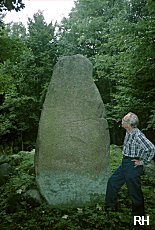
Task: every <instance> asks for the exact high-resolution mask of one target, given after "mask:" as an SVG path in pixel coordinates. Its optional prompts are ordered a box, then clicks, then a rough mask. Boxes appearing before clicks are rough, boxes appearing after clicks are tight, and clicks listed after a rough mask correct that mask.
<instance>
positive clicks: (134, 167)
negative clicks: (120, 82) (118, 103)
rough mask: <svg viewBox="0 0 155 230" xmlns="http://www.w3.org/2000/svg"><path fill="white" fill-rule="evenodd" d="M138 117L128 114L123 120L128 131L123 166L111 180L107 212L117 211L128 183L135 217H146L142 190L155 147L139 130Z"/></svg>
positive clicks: (107, 197) (107, 192)
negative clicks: (124, 187) (142, 179)
mask: <svg viewBox="0 0 155 230" xmlns="http://www.w3.org/2000/svg"><path fill="white" fill-rule="evenodd" d="M138 123H139V120H138V117H137V115H136V114H134V113H131V112H130V113H128V114H127V115H126V116H124V117H123V119H122V127H123V128H125V129H126V136H125V139H124V144H123V151H122V153H123V159H122V163H121V165H120V166H119V167H118V169H117V170H116V171H115V172H114V173H113V175H112V176H111V177H110V178H109V180H108V183H107V191H106V198H105V208H106V210H111V211H116V210H117V194H118V192H119V190H120V188H121V187H122V186H123V185H124V184H125V183H126V185H127V187H128V192H129V195H130V197H131V200H132V213H133V216H144V198H143V192H142V189H141V178H140V176H141V175H142V172H143V165H146V164H147V163H149V162H150V161H151V159H152V158H153V157H154V154H155V146H154V145H153V144H152V143H151V142H150V141H149V140H148V139H147V138H146V137H145V135H144V134H143V133H142V132H141V131H140V130H139V129H138V128H137V125H138Z"/></svg>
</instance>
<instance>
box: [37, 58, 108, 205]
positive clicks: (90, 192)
mask: <svg viewBox="0 0 155 230" xmlns="http://www.w3.org/2000/svg"><path fill="white" fill-rule="evenodd" d="M92 70H93V66H92V64H91V62H90V61H89V60H88V59H87V58H85V57H84V56H82V55H74V56H70V57H63V58H61V59H60V60H59V61H58V62H57V64H56V65H55V68H54V71H53V76H52V79H51V82H50V85H49V88H48V92H47V95H46V98H45V102H44V105H43V109H42V113H41V118H40V123H39V130H38V137H37V144H36V154H35V170H36V180H37V184H38V186H39V189H40V192H41V194H42V195H43V196H44V197H45V199H46V200H47V201H48V203H49V204H51V205H53V206H61V207H62V206H71V207H78V206H83V205H86V204H87V203H88V202H89V203H92V202H94V200H95V199H96V198H98V197H99V196H102V195H103V194H104V192H105V187H106V182H107V171H108V162H109V145H110V143H109V142H110V139H109V130H108V124H107V121H106V118H105V107H104V104H103V102H102V99H101V97H100V94H99V92H98V89H97V87H96V86H95V84H94V81H93V78H92Z"/></svg>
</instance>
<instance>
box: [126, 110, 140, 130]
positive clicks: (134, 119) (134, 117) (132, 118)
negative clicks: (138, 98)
mask: <svg viewBox="0 0 155 230" xmlns="http://www.w3.org/2000/svg"><path fill="white" fill-rule="evenodd" d="M128 115H129V119H128V122H129V124H130V125H131V126H132V127H134V128H136V127H137V126H138V124H139V119H138V116H137V115H136V114H135V113H132V112H129V113H128Z"/></svg>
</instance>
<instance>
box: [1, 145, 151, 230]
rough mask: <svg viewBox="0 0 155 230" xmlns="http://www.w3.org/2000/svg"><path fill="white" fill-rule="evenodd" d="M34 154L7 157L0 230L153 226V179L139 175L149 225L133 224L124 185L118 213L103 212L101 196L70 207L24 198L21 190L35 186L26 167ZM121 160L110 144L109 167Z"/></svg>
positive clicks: (61, 229) (110, 229) (120, 195)
mask: <svg viewBox="0 0 155 230" xmlns="http://www.w3.org/2000/svg"><path fill="white" fill-rule="evenodd" d="M33 158H34V155H33V154H31V153H22V152H21V153H19V154H15V155H12V156H9V161H10V163H11V164H12V165H13V168H14V172H13V174H12V175H11V177H10V178H9V179H8V181H7V183H6V184H4V185H2V186H1V187H0V193H1V196H0V230H20V229H24V230H31V229H32V230H44V229H45V230H95V229H99V230H100V229H102V230H104V229H105V230H106V229H107V230H113V229H114V230H115V229H118V230H119V229H126V230H127V229H141V228H142V229H151V230H153V229H155V206H154V204H155V180H154V179H153V178H152V177H148V176H147V175H143V176H142V188H143V192H144V197H145V208H146V214H148V215H149V216H150V226H140V227H136V226H133V223H132V219H131V200H130V198H129V197H128V192H127V188H126V186H123V187H122V189H121V191H120V193H119V212H118V213H112V212H111V213H110V212H109V213H106V212H105V211H104V209H103V205H104V199H103V200H100V201H98V203H96V204H95V205H94V206H91V207H83V208H82V209H81V208H72V209H71V208H70V209H56V208H51V207H49V206H48V205H47V204H46V202H42V204H41V205H38V204H36V203H35V202H34V201H33V200H31V199H30V200H28V199H25V197H24V196H23V194H24V192H25V191H27V190H28V189H29V188H30V187H32V186H35V177H34V174H30V173H28V172H29V169H30V167H31V166H32V165H33ZM120 162H121V148H120V147H118V146H111V149H110V167H111V171H112V172H113V171H114V170H115V169H116V168H117V167H118V165H119V164H120Z"/></svg>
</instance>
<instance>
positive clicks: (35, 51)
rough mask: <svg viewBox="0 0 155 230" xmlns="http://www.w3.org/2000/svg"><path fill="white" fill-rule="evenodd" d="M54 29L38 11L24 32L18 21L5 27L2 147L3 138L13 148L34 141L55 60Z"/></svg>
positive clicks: (1, 71)
mask: <svg viewBox="0 0 155 230" xmlns="http://www.w3.org/2000/svg"><path fill="white" fill-rule="evenodd" d="M54 30H55V27H54V26H53V25H52V23H51V24H49V25H47V23H46V22H45V20H44V17H43V14H42V13H41V12H38V13H36V14H35V15H34V20H32V19H29V23H28V32H27V33H26V29H25V27H24V26H23V25H22V24H21V23H20V24H17V23H15V24H11V25H10V26H9V27H7V30H6V29H5V30H4V32H5V33H3V35H2V37H3V40H4V41H6V42H7V40H6V39H5V38H7V39H8V41H9V42H10V43H8V45H5V44H4V42H3V44H2V47H5V49H6V51H4V52H3V54H4V56H2V57H1V58H2V60H1V62H2V64H1V65H0V79H1V80H2V81H1V82H2V86H1V89H0V92H1V98H2V99H1V101H2V102H1V105H0V110H1V117H0V119H1V124H2V126H1V130H0V134H1V139H2V141H3V143H4V144H3V149H4V151H5V149H6V144H5V143H6V142H7V143H8V145H11V147H10V148H13V149H14V150H15V149H16V151H18V150H23V149H25V148H29V147H30V146H31V147H32V146H34V145H35V140H36V136H37V129H38V123H39V117H40V111H41V108H42V104H43V101H44V98H45V94H46V91H47V87H48V84H49V81H50V79H51V76H52V71H53V66H54V64H55V62H56V52H57V48H56V42H55V35H54ZM9 44H11V45H12V46H13V49H11V48H10V46H9ZM7 51H8V52H7ZM5 53H6V54H8V55H9V56H6V54H5Z"/></svg>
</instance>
